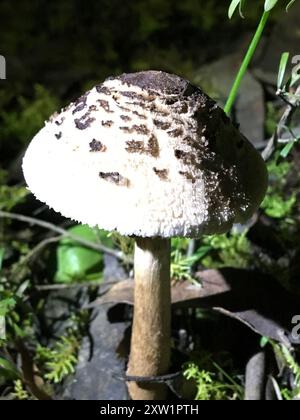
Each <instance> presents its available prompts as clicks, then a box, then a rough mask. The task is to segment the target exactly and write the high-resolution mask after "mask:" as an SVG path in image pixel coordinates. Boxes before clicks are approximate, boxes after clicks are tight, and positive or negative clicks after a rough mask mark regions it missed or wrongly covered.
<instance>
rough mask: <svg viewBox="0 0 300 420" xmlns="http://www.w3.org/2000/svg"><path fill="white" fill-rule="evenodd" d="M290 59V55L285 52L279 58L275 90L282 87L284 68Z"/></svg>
mask: <svg viewBox="0 0 300 420" xmlns="http://www.w3.org/2000/svg"><path fill="white" fill-rule="evenodd" d="M289 58H290V54H289V53H288V52H285V53H283V54H282V56H281V60H280V65H279V72H278V79H277V88H278V89H282V87H283V80H284V76H285V72H286V67H287V64H288V61H289Z"/></svg>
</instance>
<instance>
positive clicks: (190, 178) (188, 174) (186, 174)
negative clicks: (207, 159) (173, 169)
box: [179, 171, 196, 184]
mask: <svg viewBox="0 0 300 420" xmlns="http://www.w3.org/2000/svg"><path fill="white" fill-rule="evenodd" d="M179 174H180V175H182V176H184V177H185V178H186V179H187V180H188V181H191V182H192V184H195V182H196V178H195V177H194V176H193V175H192V174H191V173H190V172H188V171H179Z"/></svg>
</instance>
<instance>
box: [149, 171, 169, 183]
mask: <svg viewBox="0 0 300 420" xmlns="http://www.w3.org/2000/svg"><path fill="white" fill-rule="evenodd" d="M153 171H154V173H155V174H156V175H157V176H158V177H159V178H160V179H161V180H163V181H167V179H168V174H169V171H168V169H157V168H153Z"/></svg>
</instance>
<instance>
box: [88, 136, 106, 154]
mask: <svg viewBox="0 0 300 420" xmlns="http://www.w3.org/2000/svg"><path fill="white" fill-rule="evenodd" d="M89 146H90V152H105V151H106V146H104V144H103V143H101V141H99V140H96V139H93V140H92V141H91V142H90V144H89Z"/></svg>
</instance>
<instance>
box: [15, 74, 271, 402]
mask: <svg viewBox="0 0 300 420" xmlns="http://www.w3.org/2000/svg"><path fill="white" fill-rule="evenodd" d="M23 170H24V175H25V178H26V181H27V184H28V186H29V188H30V190H31V191H32V192H33V194H34V195H35V196H36V197H37V198H38V199H39V200H41V201H43V202H45V203H47V204H48V205H49V206H50V207H52V208H53V209H54V210H56V211H58V212H60V213H62V214H63V215H64V216H66V217H69V218H71V219H73V220H76V221H78V222H81V223H85V224H88V225H90V226H98V227H100V228H104V229H106V230H110V231H114V230H116V231H118V232H119V233H120V234H122V235H129V236H133V237H134V238H135V243H136V245H135V257H134V272H135V297H134V319H133V328H132V340H131V353H130V358H129V364H128V370H127V373H128V375H131V376H137V377H147V376H158V375H163V374H165V373H167V372H168V369H169V367H170V336H171V332H170V331H171V298H170V238H172V237H176V236H181V237H190V238H197V237H200V236H201V235H203V234H215V233H223V232H226V231H228V230H229V229H230V228H231V227H232V225H233V224H234V223H237V222H244V221H245V220H247V219H248V218H249V217H250V216H251V215H252V214H253V213H254V212H255V211H256V210H257V208H258V206H259V205H260V203H261V201H262V199H263V197H264V194H265V191H266V187H267V172H266V168H265V164H264V162H263V160H262V158H261V157H260V155H259V154H258V152H257V151H256V150H255V149H254V147H253V146H252V145H251V144H250V143H249V142H248V141H247V140H246V139H245V137H243V135H242V134H240V133H239V131H238V130H237V128H236V127H235V126H234V125H233V124H232V123H231V121H230V120H229V118H227V116H226V115H225V113H224V112H223V110H222V109H220V108H219V107H218V106H217V105H216V103H215V102H214V101H213V100H212V99H210V98H209V97H208V96H207V95H206V94H205V93H203V92H202V91H201V90H200V89H199V88H197V87H195V86H193V85H191V84H190V83H189V82H187V81H186V80H184V79H182V78H180V77H178V76H175V75H171V74H168V73H164V72H160V71H146V72H140V73H133V74H123V75H121V76H119V77H114V78H109V79H107V80H106V81H105V82H104V83H103V84H100V85H99V86H96V87H95V88H93V89H92V90H91V91H89V92H87V93H86V94H85V95H83V96H82V97H81V98H79V99H78V100H77V101H76V102H74V103H71V104H70V105H69V106H68V107H67V108H65V109H63V110H62V111H61V112H60V113H59V114H55V115H53V116H52V117H51V118H50V120H49V121H48V122H47V123H46V125H45V127H44V128H43V129H42V130H41V131H40V132H39V133H38V134H37V135H36V137H35V138H34V139H33V140H32V142H31V143H30V145H29V147H28V150H27V152H26V155H25V157H24V161H23ZM129 391H130V395H131V397H132V398H133V399H163V398H165V397H166V387H165V386H164V385H162V384H145V383H141V382H130V383H129Z"/></svg>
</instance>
